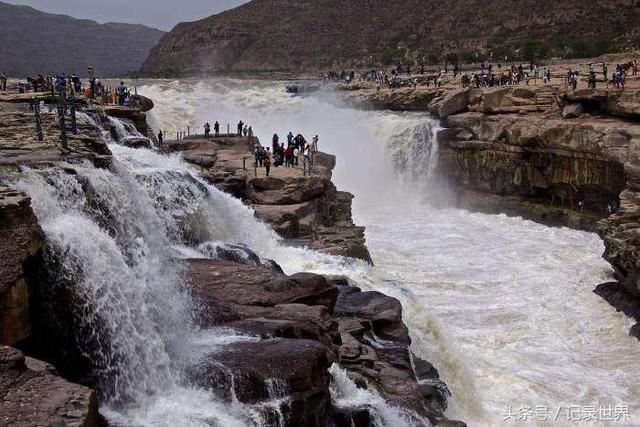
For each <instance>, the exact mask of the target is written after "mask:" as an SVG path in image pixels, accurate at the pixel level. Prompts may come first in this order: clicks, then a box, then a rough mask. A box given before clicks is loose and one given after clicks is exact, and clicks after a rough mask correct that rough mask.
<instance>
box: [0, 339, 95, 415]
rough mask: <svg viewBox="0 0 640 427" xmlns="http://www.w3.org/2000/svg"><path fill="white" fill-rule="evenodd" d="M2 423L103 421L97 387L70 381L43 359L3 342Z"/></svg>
mask: <svg viewBox="0 0 640 427" xmlns="http://www.w3.org/2000/svg"><path fill="white" fill-rule="evenodd" d="M0 401H1V402H2V405H0V425H7V426H8V425H15V426H45V425H46V426H53V425H56V426H57V425H60V426H78V427H92V426H99V425H102V424H101V417H100V415H99V414H98V400H97V397H96V393H95V391H93V390H91V389H90V388H87V387H84V386H81V385H78V384H73V383H70V382H68V381H66V380H64V379H62V378H60V377H58V376H56V375H54V374H53V373H51V368H50V367H49V366H48V365H46V364H45V363H44V362H40V361H37V360H34V359H25V357H24V355H23V354H22V353H21V352H20V351H19V350H16V349H14V348H11V347H5V346H0Z"/></svg>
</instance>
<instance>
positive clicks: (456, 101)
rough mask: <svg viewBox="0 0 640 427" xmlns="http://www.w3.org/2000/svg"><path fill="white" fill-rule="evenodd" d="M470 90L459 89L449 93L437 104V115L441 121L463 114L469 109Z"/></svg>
mask: <svg viewBox="0 0 640 427" xmlns="http://www.w3.org/2000/svg"><path fill="white" fill-rule="evenodd" d="M469 93H470V89H469V88H464V89H457V90H452V91H450V92H448V93H447V94H446V95H445V97H444V98H442V100H441V101H439V102H438V103H437V104H438V106H437V108H436V111H437V114H438V116H439V117H440V118H441V119H446V118H447V117H449V116H451V115H453V114H458V113H462V112H463V111H465V110H466V109H467V106H468V104H469Z"/></svg>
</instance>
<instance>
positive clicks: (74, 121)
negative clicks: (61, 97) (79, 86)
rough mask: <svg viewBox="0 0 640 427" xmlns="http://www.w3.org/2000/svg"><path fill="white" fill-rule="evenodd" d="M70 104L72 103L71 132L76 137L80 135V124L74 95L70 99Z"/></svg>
mask: <svg viewBox="0 0 640 427" xmlns="http://www.w3.org/2000/svg"><path fill="white" fill-rule="evenodd" d="M70 102H71V109H70V111H71V132H72V133H73V134H74V135H77V134H78V122H77V119H76V99H75V97H74V96H73V95H71V98H70Z"/></svg>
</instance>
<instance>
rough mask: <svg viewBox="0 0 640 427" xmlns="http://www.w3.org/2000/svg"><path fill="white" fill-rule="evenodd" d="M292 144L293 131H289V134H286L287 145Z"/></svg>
mask: <svg viewBox="0 0 640 427" xmlns="http://www.w3.org/2000/svg"><path fill="white" fill-rule="evenodd" d="M291 144H293V133H291V131H289V135H287V145H291Z"/></svg>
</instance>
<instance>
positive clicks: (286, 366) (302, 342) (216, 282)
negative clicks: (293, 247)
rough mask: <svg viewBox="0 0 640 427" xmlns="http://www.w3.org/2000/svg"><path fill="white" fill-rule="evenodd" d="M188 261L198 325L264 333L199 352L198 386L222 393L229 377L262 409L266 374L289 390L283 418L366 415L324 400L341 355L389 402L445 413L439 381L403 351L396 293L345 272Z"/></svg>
mask: <svg viewBox="0 0 640 427" xmlns="http://www.w3.org/2000/svg"><path fill="white" fill-rule="evenodd" d="M185 262H186V270H185V275H186V276H185V277H186V279H187V283H188V284H189V289H190V290H191V292H192V293H193V295H194V297H195V298H196V300H197V301H199V308H198V314H197V318H198V319H199V323H200V325H201V326H202V327H205V328H210V327H228V328H232V329H234V330H236V331H239V332H242V333H244V334H248V335H250V336H253V337H257V338H260V339H261V340H260V341H251V342H239V343H234V344H231V345H228V346H223V347H222V348H220V349H219V350H217V351H216V352H215V353H212V354H211V355H208V356H205V357H204V358H203V359H202V360H200V362H199V363H197V364H196V365H195V366H194V367H193V369H192V371H193V375H194V377H196V378H199V381H201V383H202V385H208V386H212V387H214V388H216V387H219V393H220V394H221V395H222V396H223V397H224V396H226V397H227V398H228V397H229V387H227V386H225V384H231V383H233V385H234V390H235V393H236V397H237V398H238V399H239V400H240V401H242V402H247V403H253V404H259V405H262V406H263V407H264V406H265V405H267V406H268V402H270V401H272V400H273V389H272V388H270V387H271V386H272V385H273V384H274V382H273V381H280V383H279V384H280V387H281V389H284V390H289V393H290V396H289V400H288V403H287V404H286V405H285V404H283V405H282V408H281V413H286V414H287V416H286V417H285V418H286V419H287V422H286V425H328V423H329V422H332V423H334V425H349V424H344V423H345V422H347V420H359V421H358V423H366V422H371V417H370V416H369V415H367V413H368V411H367V409H366V408H360V410H356V409H351V410H349V411H346V412H345V410H344V409H342V410H340V409H338V408H333V409H332V408H331V406H330V395H329V391H328V386H329V377H328V372H327V369H328V367H329V366H330V365H331V363H333V362H338V363H340V365H341V366H342V367H343V368H345V369H346V370H347V371H348V373H349V375H350V376H351V378H352V379H353V380H354V381H356V383H357V384H359V385H360V386H361V387H365V388H370V389H372V390H375V391H376V392H378V393H380V394H381V395H382V396H383V397H384V398H385V399H387V400H388V401H389V402H391V403H392V404H395V405H400V406H402V407H404V408H408V409H410V410H412V411H414V412H415V413H416V414H418V415H420V416H423V417H428V418H429V419H431V420H432V421H434V422H439V421H444V420H445V418H444V415H443V412H444V410H445V409H446V402H447V398H448V391H447V388H446V385H444V383H442V382H441V381H440V380H439V377H438V373H437V371H436V370H435V368H433V367H432V366H431V365H430V364H428V363H427V362H422V361H420V360H419V359H416V358H413V356H412V354H411V353H410V351H409V345H410V343H411V340H410V338H409V335H408V332H407V328H406V326H405V325H404V324H403V322H402V307H401V305H400V302H399V301H397V300H396V299H394V298H391V297H388V296H386V295H383V294H381V293H379V292H362V291H360V289H358V288H355V287H352V286H351V285H350V284H349V283H348V281H347V280H346V279H342V278H325V277H322V276H317V275H313V274H296V275H293V276H285V275H283V274H280V273H276V272H274V271H272V270H268V269H266V268H265V267H256V266H248V265H244V264H237V263H234V262H230V261H220V260H198V259H194V260H187V261H185ZM413 364H415V366H416V371H415V372H414V369H413ZM425 366H428V367H429V368H425ZM216 384H217V385H216ZM269 390H272V391H271V392H270V391H269ZM270 393H271V394H270ZM287 405H288V406H287ZM367 420H369V421H367ZM296 423H297V424H296ZM300 423H302V424H300ZM358 425H371V424H358Z"/></svg>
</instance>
